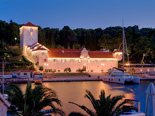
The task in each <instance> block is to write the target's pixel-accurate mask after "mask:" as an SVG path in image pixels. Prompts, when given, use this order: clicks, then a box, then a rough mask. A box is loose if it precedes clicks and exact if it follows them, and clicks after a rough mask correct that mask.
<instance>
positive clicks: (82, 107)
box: [68, 102, 95, 116]
mask: <svg viewBox="0 0 155 116" xmlns="http://www.w3.org/2000/svg"><path fill="white" fill-rule="evenodd" d="M68 103H71V104H74V105H76V106H78V107H80V108H81V109H83V110H84V111H85V112H87V113H88V114H89V115H90V116H95V113H94V112H93V111H92V110H90V109H88V108H87V107H85V106H84V105H82V106H81V105H78V104H76V103H74V102H68Z"/></svg>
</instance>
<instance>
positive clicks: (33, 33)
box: [19, 22, 38, 54]
mask: <svg viewBox="0 0 155 116" xmlns="http://www.w3.org/2000/svg"><path fill="white" fill-rule="evenodd" d="M19 30H20V48H21V49H22V52H23V54H25V48H26V46H29V45H32V44H34V43H36V42H38V27H37V26H36V25H34V24H32V23H30V22H28V23H26V24H25V25H23V26H22V27H20V29H19Z"/></svg>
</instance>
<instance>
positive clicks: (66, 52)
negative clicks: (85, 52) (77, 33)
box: [48, 49, 81, 58]
mask: <svg viewBox="0 0 155 116" xmlns="http://www.w3.org/2000/svg"><path fill="white" fill-rule="evenodd" d="M80 53H81V50H80V49H49V51H48V57H49V58H79V57H80Z"/></svg>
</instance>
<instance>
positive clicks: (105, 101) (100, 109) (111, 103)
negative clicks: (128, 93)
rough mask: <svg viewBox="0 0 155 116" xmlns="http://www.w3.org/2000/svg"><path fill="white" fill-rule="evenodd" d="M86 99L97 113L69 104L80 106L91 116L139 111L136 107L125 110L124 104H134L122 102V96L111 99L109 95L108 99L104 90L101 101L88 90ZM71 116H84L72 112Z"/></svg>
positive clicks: (107, 115)
mask: <svg viewBox="0 0 155 116" xmlns="http://www.w3.org/2000/svg"><path fill="white" fill-rule="evenodd" d="M85 97H86V98H87V99H89V101H90V102H91V104H92V105H93V108H94V110H95V112H93V110H90V109H89V108H87V107H86V106H84V105H78V104H76V103H74V102H69V103H72V104H74V105H76V106H78V107H79V108H81V109H82V110H84V111H85V112H86V113H87V114H88V115H90V116H118V115H119V114H121V113H122V112H124V111H130V110H131V109H133V110H137V108H135V107H134V106H130V107H126V108H123V105H124V104H126V103H128V104H132V102H130V101H127V100H124V101H120V100H122V99H123V98H124V96H122V95H118V96H114V97H111V95H108V96H107V97H106V95H105V92H104V90H102V91H101V94H100V95H99V99H95V98H94V96H93V94H92V93H91V92H90V91H88V90H86V94H85ZM70 116H83V115H82V114H81V113H78V112H71V113H70Z"/></svg>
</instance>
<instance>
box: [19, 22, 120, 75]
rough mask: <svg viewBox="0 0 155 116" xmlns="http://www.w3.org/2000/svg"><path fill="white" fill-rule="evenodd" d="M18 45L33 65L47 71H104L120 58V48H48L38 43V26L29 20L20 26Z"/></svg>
mask: <svg viewBox="0 0 155 116" xmlns="http://www.w3.org/2000/svg"><path fill="white" fill-rule="evenodd" d="M20 47H21V48H22V49H23V54H24V55H25V56H26V57H27V58H28V59H30V60H31V61H32V62H33V63H34V64H35V65H37V66H38V67H40V66H43V67H44V69H46V70H49V71H51V70H54V69H55V70H56V72H64V69H65V68H71V71H72V72H76V70H77V69H79V68H80V69H85V70H86V71H87V72H101V71H105V72H106V71H107V70H108V69H110V68H112V67H118V61H119V60H121V59H122V51H120V50H117V51H115V52H109V51H108V50H102V51H88V50H86V49H85V48H83V49H48V48H46V47H45V46H43V45H41V44H39V43H38V27H37V26H35V25H33V24H32V23H30V22H28V23H27V24H25V25H23V26H22V27H21V28H20Z"/></svg>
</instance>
